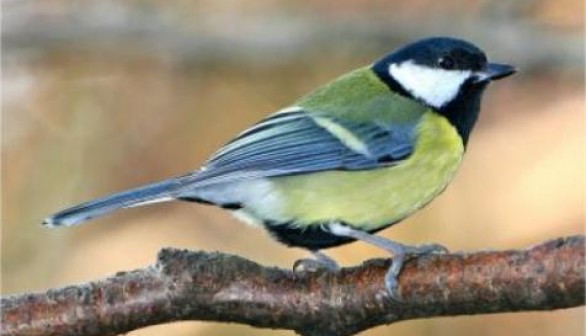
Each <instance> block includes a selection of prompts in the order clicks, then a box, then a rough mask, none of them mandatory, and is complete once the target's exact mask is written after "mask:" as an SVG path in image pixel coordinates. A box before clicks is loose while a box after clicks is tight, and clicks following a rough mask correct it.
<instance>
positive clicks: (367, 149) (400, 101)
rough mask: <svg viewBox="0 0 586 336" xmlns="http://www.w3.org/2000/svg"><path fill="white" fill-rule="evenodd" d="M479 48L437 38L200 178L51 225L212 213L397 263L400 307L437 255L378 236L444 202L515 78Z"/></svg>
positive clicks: (366, 72) (254, 140)
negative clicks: (207, 207) (145, 208)
mask: <svg viewBox="0 0 586 336" xmlns="http://www.w3.org/2000/svg"><path fill="white" fill-rule="evenodd" d="M515 71H516V70H515V68H513V67H512V66H510V65H505V64H497V63H489V62H488V61H487V58H486V55H485V53H484V52H483V51H482V50H481V49H479V48H478V47H476V46H475V45H473V44H471V43H469V42H467V41H463V40H460V39H455V38H450V37H432V38H427V39H423V40H419V41H416V42H413V43H411V44H408V45H405V46H403V47H401V48H399V49H397V50H395V51H393V52H391V53H389V54H387V55H385V56H384V57H383V58H381V59H379V60H378V61H376V62H374V63H373V64H371V65H368V66H366V67H362V68H359V69H357V70H354V71H351V72H349V73H347V74H345V75H342V76H341V77H339V78H338V79H336V80H334V81H332V82H330V83H328V84H326V85H324V86H322V87H320V88H318V89H317V90H315V91H313V92H312V93H309V94H308V95H306V96H304V97H302V98H301V99H299V100H298V101H296V102H295V103H294V104H292V105H291V106H289V107H287V108H284V109H282V110H280V111H278V112H276V113H274V114H272V115H269V116H268V117H267V118H265V119H263V120H261V121H260V122H258V123H257V124H255V125H253V126H252V127H250V128H248V129H247V130H245V131H244V132H242V133H240V134H239V135H238V136H236V138H234V139H233V140H232V141H230V142H228V143H227V144H226V145H225V146H224V147H222V148H220V149H219V150H218V151H217V152H216V153H215V154H213V155H212V156H211V158H210V159H209V160H208V161H207V162H206V163H205V164H204V165H203V166H202V167H201V168H200V169H198V170H195V171H193V172H190V173H188V174H186V175H182V176H179V177H174V178H171V179H167V180H164V181H161V182H157V183H153V184H149V185H146V186H143V187H139V188H136V189H132V190H129V191H124V192H121V193H118V194H114V195H111V196H106V197H104V198H100V199H97V200H94V201H89V202H86V203H82V204H80V205H77V206H74V207H72V208H70V209H66V210H63V211H61V212H58V213H56V214H54V215H53V216H50V217H48V218H47V219H45V220H44V222H43V224H44V225H45V226H49V227H58V226H70V225H76V224H80V223H82V222H84V221H87V220H89V219H91V218H95V217H98V216H101V215H104V214H106V213H109V212H111V211H114V210H118V209H121V208H130V207H135V206H140V205H146V204H152V203H158V202H163V201H171V200H182V201H190V202H197V203H203V204H213V205H216V206H219V207H222V208H224V209H227V210H229V211H231V212H232V213H233V214H234V215H236V217H238V218H240V219H242V220H244V221H245V222H247V223H249V224H252V225H257V226H261V227H264V228H265V229H267V230H268V231H269V232H270V234H271V235H272V236H273V237H274V238H276V239H277V240H279V241H280V242H282V243H284V244H286V245H289V246H296V247H302V248H305V249H308V250H309V251H311V252H313V253H314V255H315V256H316V261H317V262H320V263H322V264H324V265H329V266H330V267H335V262H334V261H333V260H332V259H330V258H329V257H327V256H326V255H324V254H322V253H321V252H319V251H320V250H322V249H325V248H328V247H333V246H338V245H342V244H346V243H349V242H352V241H355V240H361V241H364V242H367V243H370V244H373V245H375V246H378V247H380V248H382V249H385V250H387V251H389V252H390V253H391V254H392V255H393V262H392V265H391V267H390V268H389V271H388V272H387V275H386V278H385V281H386V282H385V284H386V286H387V288H388V290H389V292H390V294H391V296H392V297H395V298H398V293H397V292H396V291H397V277H398V275H399V273H400V271H401V268H402V266H403V262H404V261H405V259H406V258H407V257H411V256H416V255H421V254H426V253H433V252H439V251H442V250H443V249H444V248H443V247H441V246H440V245H437V244H431V245H423V246H407V245H403V244H400V243H397V242H394V241H391V240H388V239H385V238H383V237H380V236H376V235H375V233H376V232H378V231H380V230H382V229H385V228H387V227H389V226H391V225H393V224H395V223H397V222H399V221H401V220H402V219H404V218H406V217H408V216H409V215H411V214H412V213H414V212H415V211H417V210H419V209H421V208H422V207H423V206H424V205H426V204H427V203H429V202H430V201H431V200H432V199H433V198H434V197H436V196H437V195H438V194H439V193H441V192H442V191H443V190H444V189H445V188H446V186H447V185H448V183H449V182H450V180H451V179H452V177H453V176H454V174H455V173H456V170H457V169H458V166H460V163H461V162H462V156H463V155H464V152H465V149H466V145H467V143H468V138H469V136H470V132H471V131H472V128H473V127H474V124H475V123H476V119H477V117H478V113H479V110H480V100H481V97H482V94H483V91H484V89H485V88H486V86H487V85H488V83H490V82H491V81H493V80H497V79H500V78H503V77H507V76H509V75H511V74H513V73H514V72H515Z"/></svg>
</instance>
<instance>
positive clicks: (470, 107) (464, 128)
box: [372, 62, 487, 146]
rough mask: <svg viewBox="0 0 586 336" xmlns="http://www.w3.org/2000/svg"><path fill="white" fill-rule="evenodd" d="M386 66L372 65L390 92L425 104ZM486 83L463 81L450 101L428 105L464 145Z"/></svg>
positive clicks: (474, 121) (478, 108) (472, 126)
mask: <svg viewBox="0 0 586 336" xmlns="http://www.w3.org/2000/svg"><path fill="white" fill-rule="evenodd" d="M387 69H388V68H387V66H386V65H385V64H384V63H382V62H379V63H377V64H375V65H374V66H373V67H372V70H373V71H374V73H375V74H376V75H377V76H378V77H379V78H380V80H381V81H383V82H384V83H385V84H386V85H387V86H388V87H389V89H390V90H391V91H392V92H395V93H398V94H400V95H402V96H404V97H407V98H409V99H413V100H417V101H418V102H420V103H421V104H424V105H426V106H428V105H427V104H425V103H424V102H423V101H421V99H418V98H416V97H414V96H413V95H412V94H411V93H410V92H409V91H408V90H405V88H403V86H401V84H399V82H397V81H396V80H395V79H394V78H393V77H391V75H390V74H389V73H388V70H387ZM486 84H487V83H479V84H474V83H472V81H471V80H470V81H468V82H465V83H464V84H462V88H461V89H460V92H459V93H458V95H457V96H456V98H454V99H453V100H452V101H451V102H449V103H448V104H446V105H445V106H443V107H442V108H440V109H437V108H435V107H432V106H428V107H429V108H430V109H432V110H434V111H435V112H436V113H438V114H440V115H442V116H444V117H446V119H448V121H449V122H450V123H451V124H452V125H453V126H454V127H455V128H456V130H457V131H458V134H459V135H460V137H461V138H462V142H463V143H464V146H466V145H467V144H468V139H469V137H470V133H471V132H472V129H473V128H474V124H476V120H477V119H478V113H479V112H480V101H481V99H482V93H483V92H484V89H485V88H486Z"/></svg>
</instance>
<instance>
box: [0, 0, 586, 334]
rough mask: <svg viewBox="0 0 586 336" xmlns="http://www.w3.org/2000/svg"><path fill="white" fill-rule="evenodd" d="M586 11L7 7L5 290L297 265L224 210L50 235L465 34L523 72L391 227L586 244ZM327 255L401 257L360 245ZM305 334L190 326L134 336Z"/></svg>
mask: <svg viewBox="0 0 586 336" xmlns="http://www.w3.org/2000/svg"><path fill="white" fill-rule="evenodd" d="M583 6H584V4H583V2H582V1H581V0H506V1H505V0H501V1H489V0H485V1H468V0H458V1H434V0H411V1H408V2H405V1H398V0H395V1H388V0H387V1H382V0H368V1H350V0H336V1H333V0H329V1H319V2H318V1H293V0H288V1H283V0H279V1H277V0H254V1H252V0H235V1H214V0H197V1H196V0H192V1H181V0H176V1H107V0H93V1H68V0H45V1H29V0H19V1H2V7H3V8H2V10H3V22H2V34H3V36H2V42H3V46H2V47H3V48H2V68H3V69H2V70H3V73H2V84H3V86H2V112H3V113H2V117H3V125H2V154H3V157H2V162H3V169H2V192H3V194H2V196H3V197H2V210H3V211H2V294H10V293H22V292H28V291H41V290H46V289H48V288H51V287H55V286H64V285H67V284H72V283H79V282H84V281H87V280H92V279H97V278H101V277H105V276H108V275H111V274H113V273H115V272H117V271H121V270H132V269H135V268H139V267H143V266H145V265H148V264H151V263H152V262H153V261H154V260H155V255H156V253H157V251H158V250H159V249H160V248H161V247H166V246H174V247H180V248H188V249H203V250H207V251H213V250H219V251H224V252H228V253H235V254H238V255H242V256H245V257H247V258H250V259H252V260H256V261H258V262H260V263H263V264H266V265H278V266H281V267H291V265H292V263H293V262H294V261H295V260H296V259H298V258H301V257H304V256H306V253H305V252H304V251H302V250H300V249H290V248H286V247H283V246H281V245H279V244H277V243H275V242H273V241H272V240H271V239H269V238H268V237H267V235H266V234H265V233H264V232H263V231H261V230H255V229H252V228H249V227H247V226H244V225H242V224H241V223H239V222H237V221H236V220H235V219H233V218H232V217H231V216H230V215H229V214H227V213H226V212H223V211H222V210H219V209H215V208H213V207H206V206H201V205H193V204H189V203H177V204H164V205H156V206H152V207H148V208H140V209H132V210H127V211H122V212H118V213H116V214H114V215H112V216H108V217H105V218H103V219H99V220H96V221H93V222H91V223H90V224H89V225H85V226H81V227H75V228H65V229H61V230H48V229H44V228H42V227H41V226H40V222H41V220H42V219H43V218H44V217H45V216H47V215H49V214H51V213H52V212H54V211H56V210H60V209H62V208H64V207H67V206H70V205H73V204H74V203H78V202H80V201H85V200H88V199H91V198H95V197H98V196H102V195H104V194H108V193H111V192H114V191H120V190H123V189H126V188H130V187H135V186H138V185H141V184H144V183H147V182H151V181H155V180H160V179H163V178H166V177H170V176H174V175H179V174H183V173H185V172H187V171H190V170H193V169H195V168H197V167H198V166H199V165H200V164H201V163H202V161H204V160H205V159H206V157H207V156H208V155H210V154H211V153H212V152H213V151H214V150H215V149H216V148H218V147H219V146H220V145H222V144H223V143H225V142H226V141H228V140H229V139H230V138H231V137H232V136H234V135H235V134H236V133H237V132H239V131H241V130H243V129H244V128H246V127H247V126H249V125H251V124H252V123H253V122H255V121H256V120H258V119H260V118H262V117H263V116H265V115H266V114H268V113H270V112H273V111H275V110H277V109H279V108H281V107H283V106H286V105H288V104H290V103H291V102H292V101H294V100H295V99H296V98H298V97H299V96H300V95H303V94H305V93H307V92H308V91H310V90H312V89H314V88H316V87H317V86H318V85H320V84H323V83H325V82H327V81H329V80H331V79H333V78H335V77H337V76H338V75H340V74H342V73H345V72H347V71H349V70H351V69H354V68H356V67H359V66H363V65H365V64H368V63H370V62H372V61H373V60H374V59H376V58H378V57H380V56H381V55H382V54H384V53H386V52H388V51H390V50H392V49H393V48H395V47H396V46H398V45H400V44H403V43H405V42H407V41H410V40H413V39H416V38H420V37H424V36H430V35H453V36H459V37H463V38H466V39H469V40H471V41H474V42H475V43H476V44H478V45H479V46H481V47H482V48H483V49H485V50H486V51H487V52H488V53H489V55H490V57H491V59H493V60H495V61H501V62H505V63H511V64H514V65H516V66H517V67H518V68H519V69H520V72H519V73H518V74H517V75H516V76H514V77H511V78H509V79H506V80H503V81H502V82H499V83H498V84H497V85H493V86H492V87H490V88H489V89H488V92H487V94H486V95H485V100H484V108H483V112H482V115H481V118H480V121H479V123H478V126H477V129H476V132H475V133H474V134H473V135H472V138H471V141H470V144H469V148H468V153H467V157H466V159H465V161H464V164H463V167H462V168H461V170H460V172H459V174H458V175H457V177H456V179H455V181H454V182H453V183H452V185H451V186H450V187H449V188H448V189H447V191H446V192H445V193H444V194H443V195H442V196H441V197H439V198H438V199H437V200H436V201H434V202H433V203H432V204H431V205H430V206H429V207H427V208H426V209H425V210H424V211H421V212H419V213H418V214H416V215H415V216H413V217H412V218H410V219H408V220H405V221H404V222H403V223H402V224H401V225H398V226H395V227H393V228H391V229H388V230H386V231H384V232H383V233H382V234H383V235H384V236H386V237H389V238H392V239H396V240H399V241H403V242H406V243H412V244H418V243H425V242H438V243H441V244H443V245H445V246H447V247H449V248H450V249H451V250H453V251H460V250H466V251H471V250H485V249H509V248H522V247H526V246H528V245H531V244H535V243H538V242H541V241H543V240H546V239H549V238H555V237H559V236H564V235H571V234H577V233H582V232H583V229H584V227H583V225H584V220H585V218H584V217H585V215H584V207H585V203H584V190H585V175H584V172H585V171H586V169H585V168H586V167H585V153H586V151H585V127H586V124H585V119H584V116H585V114H584V112H585V106H584V93H585V91H584V70H583V66H584V8H583ZM329 254H330V255H331V256H333V257H335V258H336V259H337V260H339V261H340V262H341V263H342V264H345V265H351V264H355V263H359V262H361V261H362V260H364V259H367V258H372V257H386V254H385V253H384V252H382V251H380V250H378V249H376V248H372V247H369V246H366V245H364V244H361V243H356V244H351V245H348V246H344V247H340V248H336V249H332V250H330V251H329ZM583 314H584V309H583V308H576V309H568V310H561V311H554V312H543V313H516V314H498V315H482V316H469V317H454V318H434V319H426V320H416V321H408V322H403V323H398V324H395V325H391V326H388V327H379V328H376V329H372V330H369V331H367V332H365V333H364V334H363V335H372V336H374V335H389V334H393V335H421V334H425V335H450V336H453V335H470V334H472V333H474V335H479V336H480V335H505V334H512V335H516V336H523V335H582V334H583V333H584V318H583ZM161 334H164V335H232V334H233V335H279V334H282V335H292V334H293V333H291V332H283V331H268V330H258V329H253V328H250V327H246V326H239V325H223V324H214V323H198V322H182V323H175V324H170V325H163V326H156V327H151V328H146V329H143V330H139V331H135V332H131V333H129V335H145V336H146V335H161Z"/></svg>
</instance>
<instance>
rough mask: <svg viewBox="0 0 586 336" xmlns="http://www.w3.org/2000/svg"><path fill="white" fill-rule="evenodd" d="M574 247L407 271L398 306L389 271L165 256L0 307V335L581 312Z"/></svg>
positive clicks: (355, 328)
mask: <svg viewBox="0 0 586 336" xmlns="http://www.w3.org/2000/svg"><path fill="white" fill-rule="evenodd" d="M584 243H585V237H584V236H573V237H568V238H559V239H555V240H551V241H548V242H545V243H543V244H540V245H538V246H534V247H531V248H528V249H526V250H509V251H485V252H475V253H455V254H446V255H431V256H424V257H420V258H417V259H413V260H411V261H409V262H407V263H406V265H405V268H404V270H403V272H402V274H401V276H400V286H399V290H400V293H401V295H402V297H403V301H402V302H400V303H397V302H394V301H392V300H391V299H390V298H389V297H388V295H387V292H386V290H385V288H384V285H383V277H384V274H385V272H386V270H387V267H388V265H389V260H382V259H377V260H369V261H367V262H365V263H364V264H362V265H360V266H357V267H351V268H344V269H342V270H340V271H339V272H338V273H328V272H321V271H318V272H313V273H310V272H308V273H304V274H294V273H293V272H291V271H290V270H284V269H279V268H274V267H264V266H261V265H259V264H257V263H254V262H252V261H249V260H246V259H243V258H241V257H238V256H232V255H226V254H222V253H206V252H192V251H186V250H177V249H164V250H162V251H161V252H160V253H159V256H158V261H157V263H156V264H155V265H153V266H150V267H147V268H143V269H139V270H135V271H131V272H120V273H118V274H116V275H114V276H113V277H110V278H107V279H104V280H99V281H94V282H89V283H87V284H82V285H75V286H70V287H65V288H60V289H52V290H49V291H47V292H45V293H35V294H21V295H14V296H9V297H5V298H2V300H1V304H2V314H1V322H2V332H1V335H13V336H16V335H29V336H32V335H87V336H91V335H116V334H120V333H124V332H128V331H130V330H135V329H138V328H141V327H145V326H149V325H154V324H159V323H166V322H171V321H179V320H200V321H223V322H237V323H244V324H249V325H252V326H257V327H261V328H278V329H291V330H295V331H297V332H298V333H299V334H302V335H352V334H355V333H357V332H359V331H362V330H365V329H368V328H371V327H374V326H377V325H381V324H389V323H393V322H397V321H402V320H408V319H415V318H427V317H433V316H446V315H469V314H486V313H497V312H512V311H532V310H552V309H559V308H568V307H575V306H580V305H584V290H585V286H584V283H585V282H584V281H585V280H584V274H585V267H584V264H585V261H584V260H585V259H584V250H585V249H584V247H585V246H584Z"/></svg>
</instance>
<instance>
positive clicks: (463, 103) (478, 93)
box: [436, 83, 487, 146]
mask: <svg viewBox="0 0 586 336" xmlns="http://www.w3.org/2000/svg"><path fill="white" fill-rule="evenodd" d="M486 84H487V83H480V84H472V83H464V84H463V85H462V88H461V89H460V93H458V95H457V96H456V98H454V99H453V100H452V101H451V102H449V103H448V104H446V105H445V106H443V107H442V108H441V109H439V110H436V111H437V112H438V113H439V114H441V115H443V116H444V117H446V119H448V121H449V122H450V123H451V124H452V125H453V126H454V127H455V128H456V130H457V131H458V134H460V136H461V137H462V141H463V143H464V146H466V145H467V144H468V139H469V138H470V133H471V132H472V129H473V128H474V125H475V124H476V120H478V114H479V113H480V102H481V100H482V93H483V92H484V89H485V88H486Z"/></svg>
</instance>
